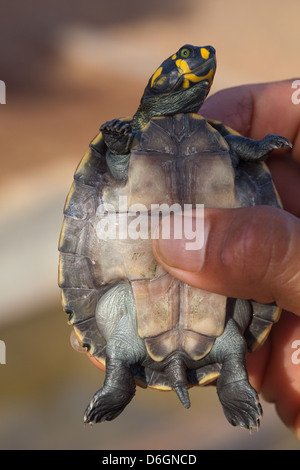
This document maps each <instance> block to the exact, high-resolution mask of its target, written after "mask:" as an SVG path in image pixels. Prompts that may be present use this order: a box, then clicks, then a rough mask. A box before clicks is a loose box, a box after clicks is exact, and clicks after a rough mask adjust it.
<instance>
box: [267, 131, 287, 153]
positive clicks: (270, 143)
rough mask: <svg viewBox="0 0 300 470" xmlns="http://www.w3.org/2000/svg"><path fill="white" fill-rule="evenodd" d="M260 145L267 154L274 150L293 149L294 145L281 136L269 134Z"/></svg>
mask: <svg viewBox="0 0 300 470" xmlns="http://www.w3.org/2000/svg"><path fill="white" fill-rule="evenodd" d="M260 145H261V147H262V149H263V152H264V153H265V154H267V153H269V152H271V151H272V150H276V149H285V148H288V147H290V148H292V147H293V145H292V144H291V142H290V141H289V140H288V139H286V138H285V137H282V136H281V135H276V134H268V135H266V136H265V137H264V138H263V139H262V140H261V142H260Z"/></svg>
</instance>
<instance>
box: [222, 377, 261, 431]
mask: <svg viewBox="0 0 300 470" xmlns="http://www.w3.org/2000/svg"><path fill="white" fill-rule="evenodd" d="M218 385H219V384H218ZM217 391H218V395H219V399H220V401H221V403H222V406H223V411H224V413H225V416H226V418H227V420H228V421H229V423H230V424H232V425H233V426H240V427H241V428H245V429H249V430H250V431H251V430H252V429H253V428H255V429H258V428H259V425H260V418H261V416H262V408H261V405H260V403H259V401H258V395H257V393H256V391H255V390H254V388H253V387H251V385H250V384H249V382H248V381H247V380H246V379H243V380H240V381H238V382H233V383H229V384H224V385H222V384H221V385H219V386H217Z"/></svg>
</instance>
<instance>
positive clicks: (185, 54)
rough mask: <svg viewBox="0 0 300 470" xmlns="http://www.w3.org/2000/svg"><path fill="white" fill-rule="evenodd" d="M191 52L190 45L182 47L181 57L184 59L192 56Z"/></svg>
mask: <svg viewBox="0 0 300 470" xmlns="http://www.w3.org/2000/svg"><path fill="white" fill-rule="evenodd" d="M191 53H192V51H191V49H189V48H188V47H183V48H182V49H180V57H182V58H183V59H187V58H188V57H190V55H191Z"/></svg>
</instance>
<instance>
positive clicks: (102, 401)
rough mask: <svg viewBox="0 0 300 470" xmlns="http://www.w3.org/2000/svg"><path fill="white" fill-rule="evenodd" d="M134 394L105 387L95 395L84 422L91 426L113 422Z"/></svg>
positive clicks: (87, 409)
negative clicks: (103, 422)
mask: <svg viewBox="0 0 300 470" xmlns="http://www.w3.org/2000/svg"><path fill="white" fill-rule="evenodd" d="M133 396H134V394H132V393H129V392H126V391H124V390H117V389H113V388H110V389H108V388H106V387H103V388H101V389H100V390H98V392H96V393H95V395H94V397H93V399H92V400H91V402H90V404H89V405H88V407H87V408H86V410H85V413H84V422H85V423H90V424H96V423H100V422H102V421H111V420H113V419H115V418H116V417H117V416H119V414H120V413H122V411H123V410H124V408H125V407H126V405H128V403H129V402H130V401H131V399H132V398H133Z"/></svg>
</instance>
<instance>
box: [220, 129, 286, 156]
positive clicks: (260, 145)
mask: <svg viewBox="0 0 300 470" xmlns="http://www.w3.org/2000/svg"><path fill="white" fill-rule="evenodd" d="M225 139H226V142H227V143H228V145H229V148H230V154H231V156H232V157H233V159H234V160H239V159H240V160H244V161H262V160H265V159H266V158H267V157H268V154H269V153H270V152H271V151H272V150H274V149H280V148H282V149H285V148H288V147H292V144H291V142H290V141H289V140H288V139H286V138H285V137H282V136H281V135H276V134H268V135H266V136H265V137H264V138H263V139H262V140H255V139H249V138H247V137H243V136H240V135H227V136H225Z"/></svg>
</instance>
